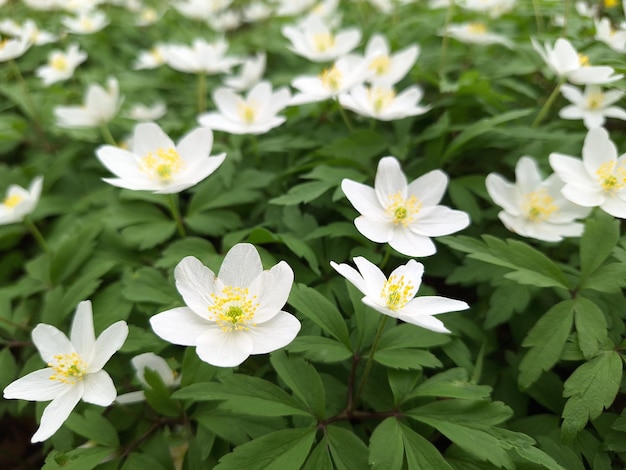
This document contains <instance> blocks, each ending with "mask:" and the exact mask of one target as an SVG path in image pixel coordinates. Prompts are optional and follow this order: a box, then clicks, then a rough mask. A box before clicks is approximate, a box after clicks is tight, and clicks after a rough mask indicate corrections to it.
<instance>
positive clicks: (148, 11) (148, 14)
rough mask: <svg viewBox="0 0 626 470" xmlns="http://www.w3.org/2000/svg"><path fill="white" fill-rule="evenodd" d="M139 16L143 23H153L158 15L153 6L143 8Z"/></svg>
mask: <svg viewBox="0 0 626 470" xmlns="http://www.w3.org/2000/svg"><path fill="white" fill-rule="evenodd" d="M139 18H140V19H141V21H143V22H145V23H153V22H155V21H156V20H157V18H158V15H157V12H156V10H155V9H154V8H144V9H143V10H142V12H141V14H140V16H139Z"/></svg>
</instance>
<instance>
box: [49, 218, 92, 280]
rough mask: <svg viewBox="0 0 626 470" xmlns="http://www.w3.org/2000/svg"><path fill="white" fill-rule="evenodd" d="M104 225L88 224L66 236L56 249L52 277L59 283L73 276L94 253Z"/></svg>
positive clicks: (51, 267) (51, 271)
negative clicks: (96, 239) (96, 241)
mask: <svg viewBox="0 0 626 470" xmlns="http://www.w3.org/2000/svg"><path fill="white" fill-rule="evenodd" d="M101 230H102V226H101V225H99V224H94V225H91V224H90V225H87V226H86V227H81V229H80V230H78V231H76V232H74V233H71V234H70V235H68V236H67V237H65V238H64V239H63V241H62V243H61V245H60V246H59V247H58V248H57V249H55V250H54V256H53V257H52V263H51V265H50V279H51V280H52V282H53V284H59V283H61V282H63V281H64V280H65V279H67V278H68V277H69V276H71V275H72V274H73V273H74V272H76V271H77V270H78V268H80V267H81V266H82V264H83V263H84V262H85V261H86V260H87V259H88V258H89V257H90V256H92V254H93V251H94V249H95V246H96V243H95V238H96V237H97V236H98V234H99V233H100V231H101Z"/></svg>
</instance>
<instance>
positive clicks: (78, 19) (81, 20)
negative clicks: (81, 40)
mask: <svg viewBox="0 0 626 470" xmlns="http://www.w3.org/2000/svg"><path fill="white" fill-rule="evenodd" d="M61 23H63V26H65V27H66V28H67V30H68V31H69V32H70V33H74V34H93V33H97V32H98V31H101V30H102V29H104V28H105V27H106V26H107V25H108V24H109V20H108V18H107V16H106V15H105V14H104V13H103V12H101V11H98V10H89V11H79V12H78V13H77V14H76V16H74V17H70V16H66V17H65V18H63V19H62V20H61Z"/></svg>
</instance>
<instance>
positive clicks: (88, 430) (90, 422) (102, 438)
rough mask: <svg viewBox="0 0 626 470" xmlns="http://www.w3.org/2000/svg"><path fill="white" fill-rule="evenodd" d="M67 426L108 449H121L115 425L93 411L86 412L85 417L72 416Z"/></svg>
mask: <svg viewBox="0 0 626 470" xmlns="http://www.w3.org/2000/svg"><path fill="white" fill-rule="evenodd" d="M65 425H66V426H67V427H68V428H70V429H71V430H72V431H74V432H75V433H76V434H79V435H81V436H83V437H86V438H87V439H90V440H92V441H95V442H97V443H98V444H102V445H103V446H107V447H114V448H115V447H119V445H120V441H119V439H118V437H117V431H116V430H115V428H114V427H113V425H112V424H111V423H110V422H109V420H107V419H106V418H105V417H104V416H102V415H101V414H98V413H97V412H95V411H93V410H87V411H85V414H84V415H80V414H78V413H72V414H70V416H69V418H68V419H67V420H66V421H65Z"/></svg>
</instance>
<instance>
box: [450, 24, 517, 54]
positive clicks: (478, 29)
mask: <svg viewBox="0 0 626 470" xmlns="http://www.w3.org/2000/svg"><path fill="white" fill-rule="evenodd" d="M444 34H445V35H448V36H450V37H451V38H454V39H456V40H457V41H461V42H464V43H466V44H478V45H481V46H488V45H490V44H501V45H503V46H505V47H508V48H509V49H512V48H513V43H512V42H511V41H510V40H509V39H508V38H506V37H504V36H502V35H501V34H496V33H492V32H490V31H489V30H488V29H487V27H486V26H485V25H484V24H483V23H458V24H451V25H449V26H448V27H447V28H446V29H445V30H444V31H443V33H442V35H444Z"/></svg>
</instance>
